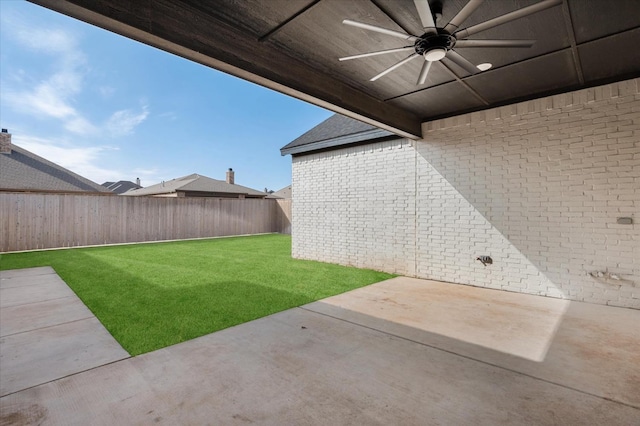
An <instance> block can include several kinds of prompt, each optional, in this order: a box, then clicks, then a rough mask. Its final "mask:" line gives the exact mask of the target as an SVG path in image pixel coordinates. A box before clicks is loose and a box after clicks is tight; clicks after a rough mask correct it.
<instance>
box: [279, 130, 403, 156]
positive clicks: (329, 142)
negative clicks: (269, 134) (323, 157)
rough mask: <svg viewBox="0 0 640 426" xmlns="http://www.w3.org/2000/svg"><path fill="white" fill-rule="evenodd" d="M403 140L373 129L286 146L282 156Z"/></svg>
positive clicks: (386, 132)
mask: <svg viewBox="0 0 640 426" xmlns="http://www.w3.org/2000/svg"><path fill="white" fill-rule="evenodd" d="M395 138H402V137H401V136H398V135H395V134H393V133H391V132H389V131H387V130H384V129H372V130H367V131H365V132H360V133H354V134H351V135H344V136H340V137H337V138H331V139H325V140H322V141H317V142H312V143H308V144H305V145H299V146H292V147H290V148H287V147H286V146H285V147H283V148H281V149H280V154H281V155H283V156H284V155H288V154H291V155H297V154H305V153H309V152H313V151H321V150H328V149H332V148H336V149H337V148H342V147H343V146H345V145H353V144H358V143H361V142H367V143H369V142H374V141H377V140H380V139H395Z"/></svg>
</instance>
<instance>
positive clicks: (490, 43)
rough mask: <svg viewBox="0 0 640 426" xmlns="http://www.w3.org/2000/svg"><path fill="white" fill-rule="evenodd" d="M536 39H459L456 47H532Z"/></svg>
mask: <svg viewBox="0 0 640 426" xmlns="http://www.w3.org/2000/svg"><path fill="white" fill-rule="evenodd" d="M535 42H536V41H535V40H458V41H456V47H531V46H533V45H534V44H535Z"/></svg>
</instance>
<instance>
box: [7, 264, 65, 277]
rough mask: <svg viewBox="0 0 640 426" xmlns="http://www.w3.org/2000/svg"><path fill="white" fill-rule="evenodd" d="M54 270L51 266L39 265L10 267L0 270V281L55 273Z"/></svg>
mask: <svg viewBox="0 0 640 426" xmlns="http://www.w3.org/2000/svg"><path fill="white" fill-rule="evenodd" d="M55 273H56V271H55V270H54V269H53V268H52V267H51V266H39V267H36V268H25V269H11V270H9V271H0V281H2V280H4V279H8V278H24V277H34V276H38V275H49V274H55Z"/></svg>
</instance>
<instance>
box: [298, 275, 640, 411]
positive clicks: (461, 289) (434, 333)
mask: <svg viewBox="0 0 640 426" xmlns="http://www.w3.org/2000/svg"><path fill="white" fill-rule="evenodd" d="M304 309H308V310H311V311H314V312H318V313H322V314H324V315H328V316H331V317H333V318H338V319H341V320H345V321H349V322H352V323H354V324H359V325H362V326H365V327H368V328H372V329H376V330H380V331H383V332H385V333H389V334H392V335H395V336H400V337H403V338H406V339H409V340H412V341H415V342H419V343H422V344H425V345H429V346H432V347H435V348H439V349H442V350H446V351H448V352H453V353H456V354H460V355H462V356H466V357H469V358H472V359H476V360H479V361H482V362H485V363H489V364H492V365H497V366H500V367H503V368H507V369H509V370H513V371H517V372H520V373H523V374H526V375H529V376H531V377H536V378H539V379H543V380H547V381H550V382H554V383H558V384H560V385H562V386H566V387H568V388H573V389H578V390H580V391H582V392H586V393H589V394H593V395H597V396H600V397H603V398H609V399H612V400H615V401H619V402H622V403H625V404H630V405H633V406H635V407H640V327H639V326H638V325H639V324H640V311H638V310H633V309H623V308H615V307H609V306H602V305H593V304H588V303H579V302H569V301H566V300H559V299H552V298H547V297H539V296H532V295H525V294H520V293H508V292H504V291H498V290H489V289H483V288H475V287H469V286H460V285H455V284H448V283H442V282H436V281H429V280H420V279H413V278H406V277H398V278H394V279H391V280H388V281H383V282H380V283H377V284H373V285H371V286H367V287H363V288H361V289H357V290H354V291H350V292H348V293H344V294H341V295H338V296H334V297H330V298H327V299H323V300H322V301H319V302H315V303H312V304H309V305H305V306H304Z"/></svg>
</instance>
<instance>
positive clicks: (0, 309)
mask: <svg viewBox="0 0 640 426" xmlns="http://www.w3.org/2000/svg"><path fill="white" fill-rule="evenodd" d="M34 269H36V271H34V270H30V269H24V270H16V271H8V272H2V274H1V275H0V279H1V280H2V283H3V284H4V286H3V288H1V289H0V298H1V299H2V303H1V304H0V336H1V337H0V396H4V395H7V394H11V393H13V392H18V391H20V390H23V389H27V388H29V387H33V386H37V385H40V384H43V383H47V382H49V381H51V380H55V379H59V378H62V377H65V376H68V375H70V374H75V373H78V372H81V371H85V370H88V369H92V368H95V367H98V366H101V365H104V364H108V363H111V362H114V361H117V360H121V359H124V358H128V357H129V354H128V353H127V352H126V351H125V350H124V349H122V347H121V346H120V344H118V342H116V340H115V339H114V338H113V337H112V336H111V335H110V334H109V332H108V331H107V330H106V329H105V328H104V326H103V325H102V324H101V323H100V322H99V321H98V320H97V319H96V318H95V316H93V314H92V313H91V311H89V309H87V307H86V306H85V305H84V304H83V303H82V301H81V300H80V299H79V298H78V297H77V296H76V295H75V293H73V291H72V290H71V289H69V287H68V286H67V285H66V284H65V283H64V281H62V280H61V279H60V278H59V277H58V275H57V274H55V272H54V271H53V269H51V268H34ZM34 282H35V283H34Z"/></svg>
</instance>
